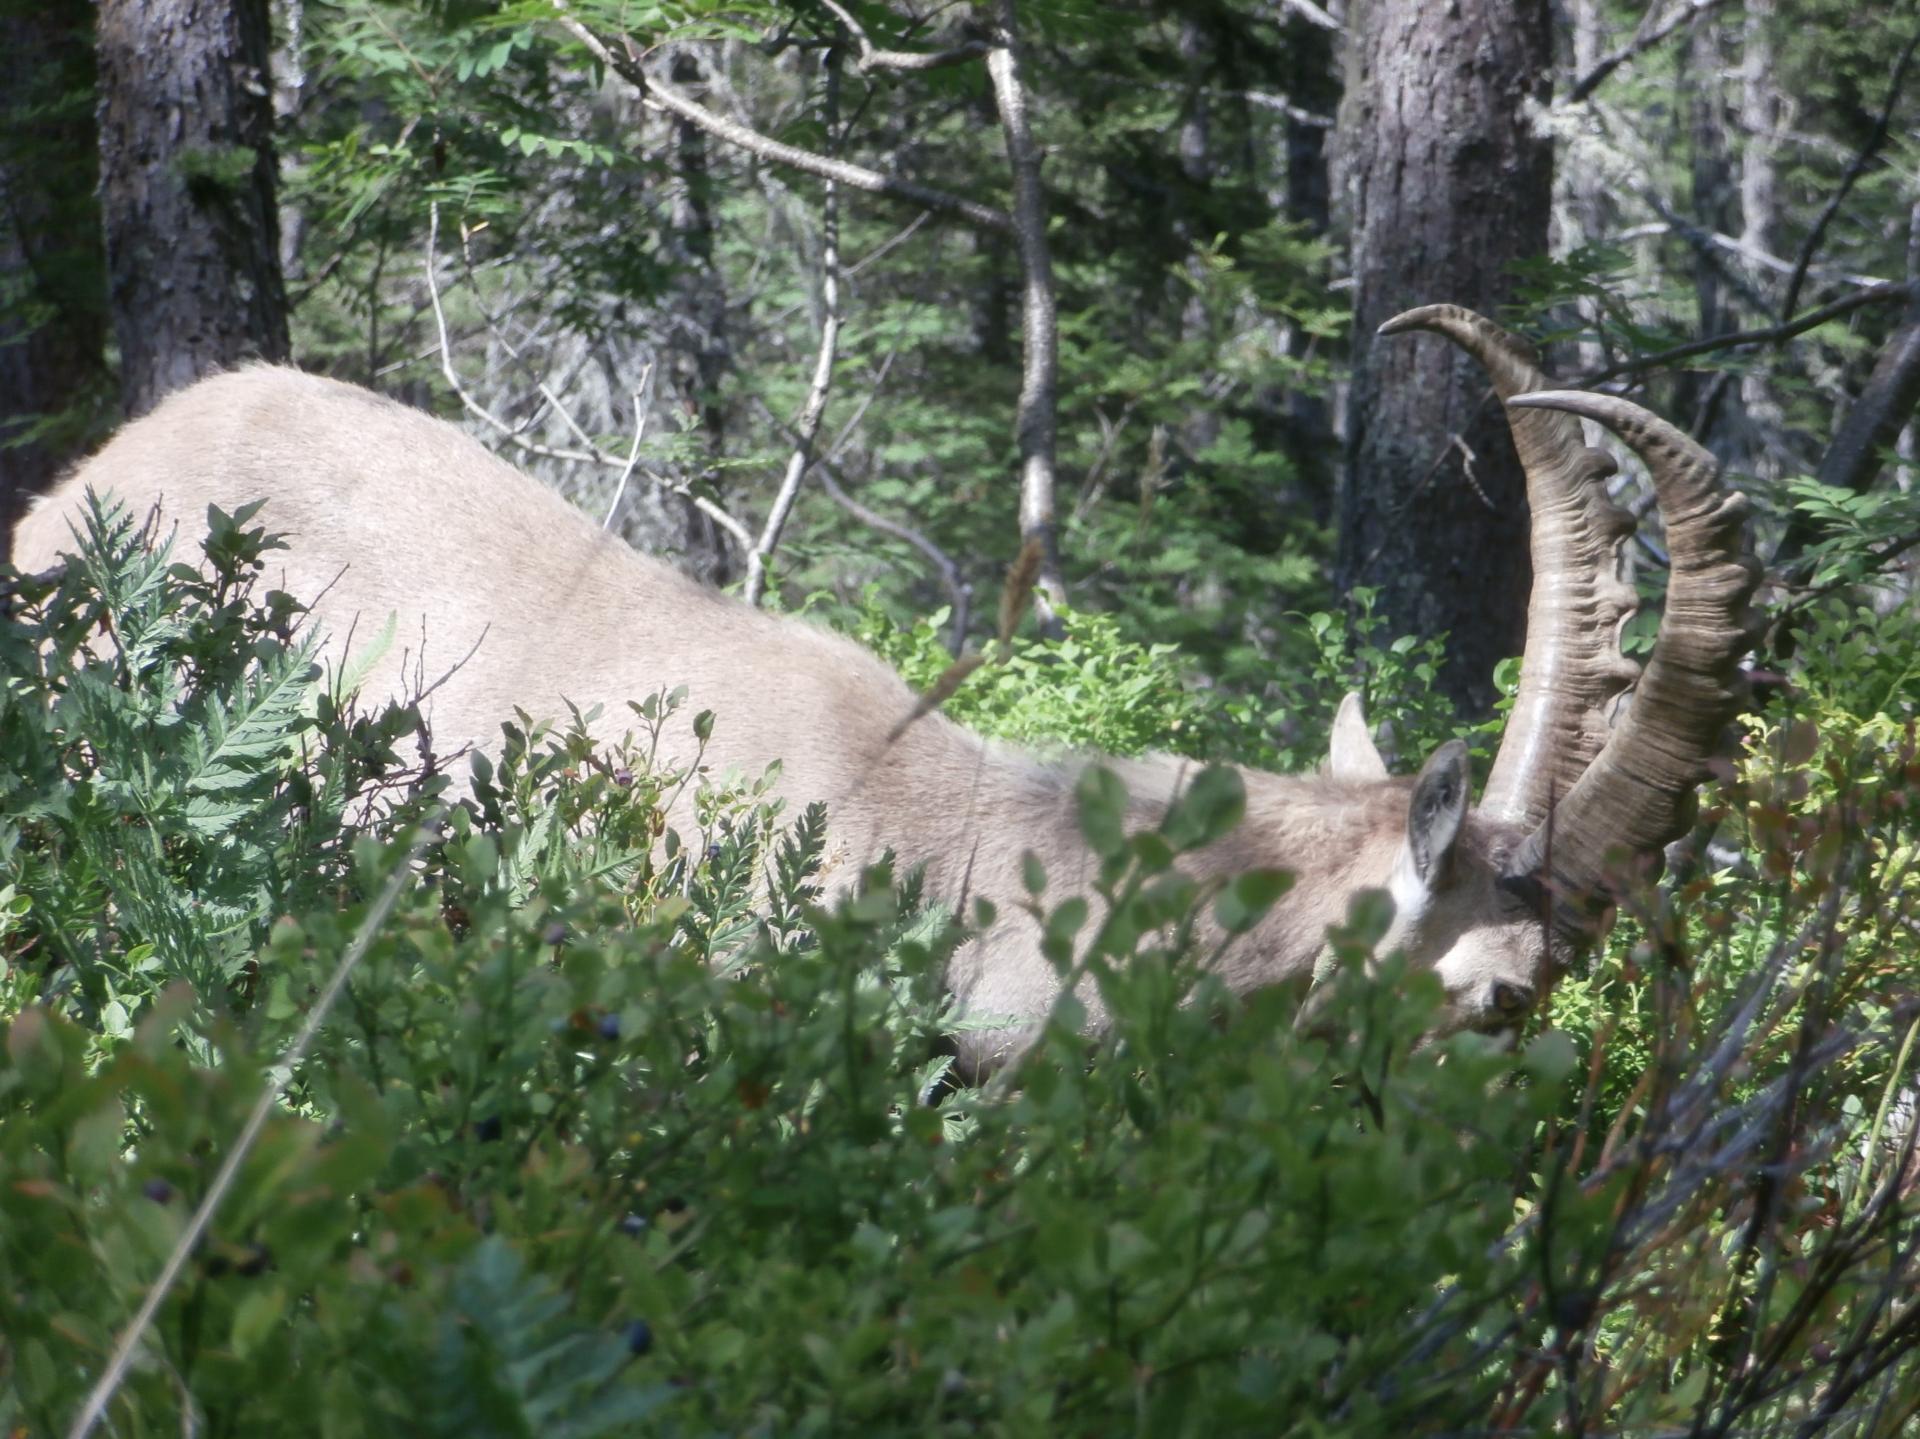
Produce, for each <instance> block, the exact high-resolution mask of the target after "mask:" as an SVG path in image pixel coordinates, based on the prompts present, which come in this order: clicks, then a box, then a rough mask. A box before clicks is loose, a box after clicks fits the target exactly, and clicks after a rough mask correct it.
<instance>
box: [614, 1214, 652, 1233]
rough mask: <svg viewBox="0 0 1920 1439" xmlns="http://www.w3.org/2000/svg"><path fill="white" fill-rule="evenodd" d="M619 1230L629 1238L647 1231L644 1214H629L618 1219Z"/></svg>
mask: <svg viewBox="0 0 1920 1439" xmlns="http://www.w3.org/2000/svg"><path fill="white" fill-rule="evenodd" d="M620 1232H621V1233H622V1234H624V1235H626V1236H627V1238H629V1239H638V1238H639V1237H640V1236H641V1235H642V1234H645V1233H646V1232H647V1220H646V1216H645V1215H641V1214H629V1215H628V1216H627V1217H626V1218H625V1219H622V1220H621V1221H620Z"/></svg>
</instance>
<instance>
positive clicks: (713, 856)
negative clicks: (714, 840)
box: [707, 844, 720, 864]
mask: <svg viewBox="0 0 1920 1439" xmlns="http://www.w3.org/2000/svg"><path fill="white" fill-rule="evenodd" d="M707 863H708V864H718V863H720V846H719V845H717V844H710V845H708V846H707Z"/></svg>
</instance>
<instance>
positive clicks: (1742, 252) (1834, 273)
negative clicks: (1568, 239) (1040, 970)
mask: <svg viewBox="0 0 1920 1439" xmlns="http://www.w3.org/2000/svg"><path fill="white" fill-rule="evenodd" d="M1673 233H1674V229H1673V226H1671V225H1669V224H1668V223H1667V222H1666V221H1665V220H1649V221H1647V222H1646V223H1645V224H1643V225H1632V226H1629V227H1628V228H1627V229H1624V230H1619V231H1616V232H1614V233H1613V234H1611V235H1608V236H1606V237H1605V243H1606V244H1609V245H1628V244H1631V243H1633V241H1635V240H1651V239H1654V238H1656V237H1658V236H1661V235H1671V234H1673ZM1698 234H1699V235H1700V237H1701V238H1702V239H1704V240H1705V242H1706V243H1707V244H1709V245H1712V246H1713V247H1714V248H1715V249H1718V250H1725V251H1726V252H1727V253H1728V254H1731V255H1738V256H1739V257H1740V258H1741V259H1743V260H1751V261H1752V262H1753V263H1754V264H1755V265H1757V266H1759V267H1760V268H1761V269H1763V270H1772V271H1773V272H1774V273H1775V274H1779V275H1787V274H1791V273H1792V272H1793V268H1794V262H1793V261H1791V260H1788V259H1786V258H1784V257H1782V256H1780V255H1776V254H1773V253H1772V252H1771V251H1768V250H1763V249H1761V248H1760V247H1759V246H1757V245H1754V244H1752V243H1750V242H1749V241H1746V240H1742V239H1740V238H1739V237H1738V236H1735V235H1723V234H1721V233H1720V232H1719V231H1718V230H1700V231H1698ZM1807 273H1808V274H1810V275H1815V276H1818V277H1820V278H1822V279H1826V280H1831V281H1833V282H1835V283H1836V284H1842V285H1883V284H1885V283H1886V280H1885V278H1884V277H1882V276H1880V275H1863V274H1857V273H1855V272H1854V271H1851V270H1833V269H1828V268H1827V267H1826V266H1823V265H1812V266H1809V267H1808V269H1807Z"/></svg>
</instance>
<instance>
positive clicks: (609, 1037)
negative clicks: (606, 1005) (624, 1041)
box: [600, 1014, 620, 1044]
mask: <svg viewBox="0 0 1920 1439" xmlns="http://www.w3.org/2000/svg"><path fill="white" fill-rule="evenodd" d="M600 1037H601V1038H602V1039H604V1040H606V1041H607V1043H609V1044H611V1043H613V1041H614V1040H616V1039H618V1038H619V1037H620V1016H619V1015H617V1014H603V1015H601V1016H600Z"/></svg>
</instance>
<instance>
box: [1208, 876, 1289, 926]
mask: <svg viewBox="0 0 1920 1439" xmlns="http://www.w3.org/2000/svg"><path fill="white" fill-rule="evenodd" d="M1292 888H1293V874H1292V872H1291V871H1288V870H1284V869H1252V870H1248V871H1247V872H1246V873H1245V874H1240V875H1235V876H1234V878H1233V880H1232V881H1231V882H1230V883H1229V884H1228V885H1227V887H1226V888H1225V889H1223V890H1221V891H1220V893H1219V894H1218V895H1216V896H1215V897H1214V901H1213V914H1214V918H1216V919H1218V920H1219V921H1220V927H1221V928H1222V929H1224V930H1226V932H1227V933H1228V934H1245V933H1246V932H1247V931H1248V930H1250V929H1252V928H1253V927H1254V926H1255V925H1256V924H1258V923H1259V922H1260V921H1261V920H1262V919H1263V918H1265V917H1266V913H1267V911H1268V910H1269V909H1271V908H1273V904H1274V901H1275V900H1277V899H1279V898H1280V896H1281V895H1283V894H1285V893H1286V892H1287V891H1288V890H1290V889H1292Z"/></svg>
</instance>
